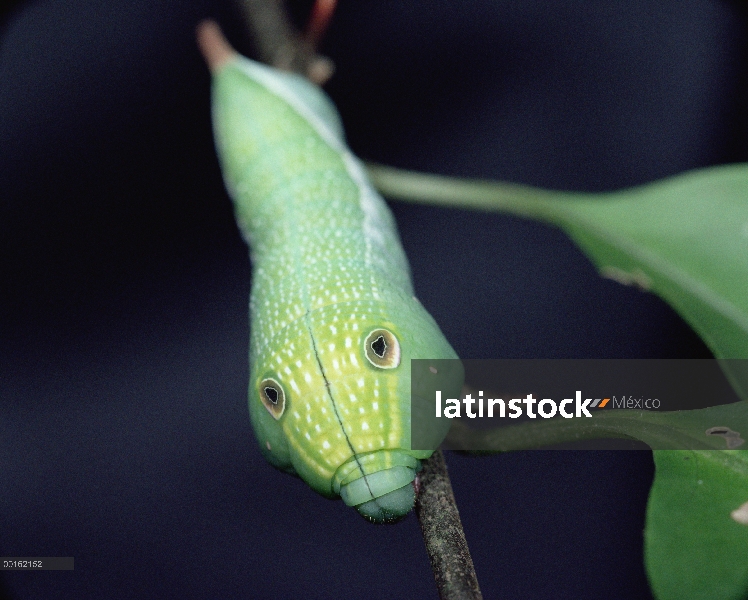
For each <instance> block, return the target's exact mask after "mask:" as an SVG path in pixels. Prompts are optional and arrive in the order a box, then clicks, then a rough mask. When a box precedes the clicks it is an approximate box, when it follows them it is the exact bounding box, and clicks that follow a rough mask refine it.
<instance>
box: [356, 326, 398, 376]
mask: <svg viewBox="0 0 748 600" xmlns="http://www.w3.org/2000/svg"><path fill="white" fill-rule="evenodd" d="M364 353H365V354H366V358H367V360H368V361H369V362H370V363H371V364H372V365H374V366H375V367H377V368H379V369H394V368H395V367H396V366H398V365H399V364H400V342H398V341H397V338H396V337H395V334H394V333H392V332H391V331H388V330H387V329H375V330H374V331H372V332H371V333H369V335H367V336H366V339H365V340H364Z"/></svg>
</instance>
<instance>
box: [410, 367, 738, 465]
mask: <svg viewBox="0 0 748 600" xmlns="http://www.w3.org/2000/svg"><path fill="white" fill-rule="evenodd" d="M411 368H412V380H411V381H412V383H411V406H412V412H411V415H412V418H411V442H412V449H414V450H433V449H435V448H437V447H438V446H439V444H440V443H441V442H442V440H444V441H445V443H446V446H447V447H449V448H452V449H454V450H466V451H474V452H499V451H508V450H519V449H532V448H542V449H548V448H559V449H563V448H569V449H580V448H585V449H618V448H620V449H642V448H646V447H650V448H653V449H656V450H687V449H720V450H725V449H728V450H742V449H748V445H746V444H745V443H744V439H745V436H746V435H748V401H746V392H745V390H747V389H748V386H747V385H746V382H748V360H744V359H730V360H716V359H656V360H654V359H653V360H650V359H641V360H623V359H600V360H598V359H595V360H558V359H534V360H519V359H517V360H515V359H502V360H462V361H459V360H413V361H411ZM463 377H464V379H463ZM463 382H464V383H463ZM445 437H446V439H445Z"/></svg>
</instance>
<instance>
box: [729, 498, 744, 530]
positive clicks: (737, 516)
mask: <svg viewBox="0 0 748 600" xmlns="http://www.w3.org/2000/svg"><path fill="white" fill-rule="evenodd" d="M730 516H731V517H732V520H733V521H735V522H736V523H740V524H741V525H748V502H746V503H745V504H741V505H740V506H739V507H738V508H736V509H735V510H734V511H732V512H731V513H730Z"/></svg>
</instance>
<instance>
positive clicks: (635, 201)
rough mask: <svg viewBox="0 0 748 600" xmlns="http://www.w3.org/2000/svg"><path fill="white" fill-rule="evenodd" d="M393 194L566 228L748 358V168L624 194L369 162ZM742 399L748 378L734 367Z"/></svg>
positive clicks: (734, 354)
mask: <svg viewBox="0 0 748 600" xmlns="http://www.w3.org/2000/svg"><path fill="white" fill-rule="evenodd" d="M369 173H370V175H371V177H372V180H373V182H374V184H375V185H376V186H377V187H378V188H379V189H380V190H381V191H382V192H383V193H384V194H385V195H387V196H390V197H393V198H399V199H403V200H417V201H428V202H431V203H435V204H443V205H449V206H455V207H462V208H477V209H481V210H490V211H499V212H508V213H511V214H515V215H519V216H523V217H530V218H536V219H540V220H543V221H547V222H549V223H552V224H555V225H557V226H559V227H561V228H562V229H563V230H564V231H566V233H567V234H568V235H569V236H570V237H571V238H572V239H573V240H574V241H576V242H577V244H578V245H579V246H580V247H581V249H582V250H583V251H584V252H585V253H586V254H587V256H588V257H589V258H590V259H591V260H592V261H593V262H594V263H595V264H596V265H597V267H598V269H599V270H600V273H601V274H602V275H603V276H606V277H610V278H613V279H616V280H617V281H620V282H621V283H627V284H633V285H639V286H641V287H644V288H646V289H649V290H651V291H652V292H654V293H656V294H658V295H659V296H660V297H662V298H663V299H664V300H666V301H667V302H668V303H669V304H670V305H671V306H672V307H673V308H674V309H675V310H677V311H678V312H679V313H680V314H681V316H682V317H683V318H684V319H685V320H686V321H687V322H688V323H689V324H690V325H691V327H693V329H694V330H695V331H696V332H697V333H698V334H699V335H700V336H701V337H702V338H703V339H704V341H705V342H706V344H707V345H708V346H709V348H710V349H711V350H712V352H713V353H714V355H715V356H716V357H718V358H748V166H747V165H727V166H721V167H714V168H710V169H704V170H700V171H694V172H690V173H687V174H684V175H680V176H677V177H673V178H670V179H666V180H663V181H659V182H655V183H651V184H647V185H643V186H640V187H636V188H631V189H627V190H623V191H618V192H611V193H605V194H585V193H569V192H553V191H548V190H540V189H536V188H532V187H529V186H519V185H513V184H506V183H497V182H488V181H469V180H461V179H455V178H449V177H441V176H434V175H423V174H417V173H411V172H407V171H400V170H397V169H392V168H390V167H382V166H376V165H369ZM730 376H731V380H732V382H733V384H734V385H735V386H736V389H738V390H739V392H740V393H741V397H743V398H748V377H746V375H745V374H744V373H743V374H734V373H730Z"/></svg>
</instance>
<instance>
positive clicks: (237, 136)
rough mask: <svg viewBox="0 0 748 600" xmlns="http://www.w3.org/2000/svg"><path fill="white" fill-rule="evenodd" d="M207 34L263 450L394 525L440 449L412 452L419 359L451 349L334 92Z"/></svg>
mask: <svg viewBox="0 0 748 600" xmlns="http://www.w3.org/2000/svg"><path fill="white" fill-rule="evenodd" d="M199 39H200V43H201V47H202V49H203V52H204V54H205V55H206V58H207V60H208V62H209V64H210V66H211V71H212V73H213V92H212V94H213V96H212V107H213V108H212V110H213V124H214V133H215V139H216V147H217V151H218V155H219V159H220V163H221V167H222V171H223V175H224V180H225V183H226V186H227V189H228V190H229V194H230V195H231V197H232V199H233V201H234V205H235V211H236V217H237V221H238V223H239V227H240V229H241V231H242V234H243V235H244V237H245V239H246V241H247V243H248V245H249V247H250V255H251V261H252V266H253V272H252V279H253V281H252V293H251V298H250V338H251V339H250V352H249V356H250V382H249V411H250V415H251V419H252V425H253V427H254V430H255V434H256V436H257V439H258V441H259V443H260V447H261V448H262V451H263V454H264V455H265V457H266V458H267V460H268V461H269V462H270V463H272V464H273V465H275V466H276V467H278V468H280V469H282V470H284V471H288V472H291V473H295V474H297V475H299V476H300V477H301V478H302V479H304V481H306V482H307V483H308V484H309V485H310V486H311V487H312V488H313V489H314V490H316V491H317V492H319V493H320V494H322V495H324V496H327V497H336V496H340V497H342V499H343V500H344V501H345V503H346V504H348V505H349V506H355V507H356V509H357V510H358V511H359V512H360V513H361V514H362V515H363V516H365V517H366V518H368V519H370V520H372V521H376V522H389V521H394V520H397V519H399V518H400V517H402V516H404V515H405V514H407V513H408V512H409V511H410V510H411V508H412V507H413V503H414V489H413V485H412V482H413V479H414V477H415V474H416V472H417V470H418V469H419V467H420V461H421V460H422V459H425V458H428V457H429V456H430V455H431V453H432V450H421V451H414V450H411V447H410V446H411V444H410V438H411V431H410V420H411V405H410V394H411V365H410V360H411V359H413V358H429V359H444V358H456V354H455V352H454V350H453V349H452V348H451V347H450V345H449V343H448V342H447V341H446V339H445V338H444V336H443V335H442V333H441V331H440V330H439V327H438V326H437V325H436V323H435V322H434V320H433V319H432V318H431V316H430V315H429V314H428V313H427V312H426V310H425V309H424V308H423V307H422V306H421V304H420V303H419V302H418V300H417V299H416V298H415V296H414V295H413V287H412V283H411V279H410V274H409V267H408V263H407V260H406V257H405V254H404V252H403V249H402V246H401V244H400V240H399V237H398V234H397V231H396V228H395V222H394V219H393V216H392V214H391V213H390V211H389V209H388V208H387V206H386V204H385V202H384V200H383V199H382V198H381V197H380V196H379V195H378V194H377V193H376V192H375V190H374V189H373V187H372V186H371V184H370V183H369V181H368V179H367V177H366V174H365V171H364V168H363V166H362V164H361V163H360V161H359V160H358V159H357V158H356V157H355V156H353V154H352V153H351V152H350V150H349V149H348V148H347V147H346V145H345V142H344V137H343V130H342V126H341V123H340V119H339V117H338V114H337V111H336V110H335V107H334V106H333V104H332V102H331V101H330V100H329V98H328V97H327V96H326V95H325V94H324V92H322V91H321V90H320V89H319V88H318V87H316V86H315V85H313V84H311V83H309V82H308V81H306V80H305V79H303V78H302V77H299V76H296V75H292V74H288V73H282V72H279V71H276V70H274V69H271V68H269V67H266V66H263V65H261V64H259V63H256V62H254V61H251V60H249V59H247V58H244V57H242V56H240V55H238V54H236V53H235V52H234V51H233V49H231V48H230V47H229V46H228V45H227V44H226V42H225V40H224V39H223V37H222V36H221V34H220V31H219V30H218V28H217V26H215V25H208V24H205V25H202V26H201V29H200V30H199ZM458 390H459V387H458ZM445 434H446V431H444V432H442V437H443V435H445Z"/></svg>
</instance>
